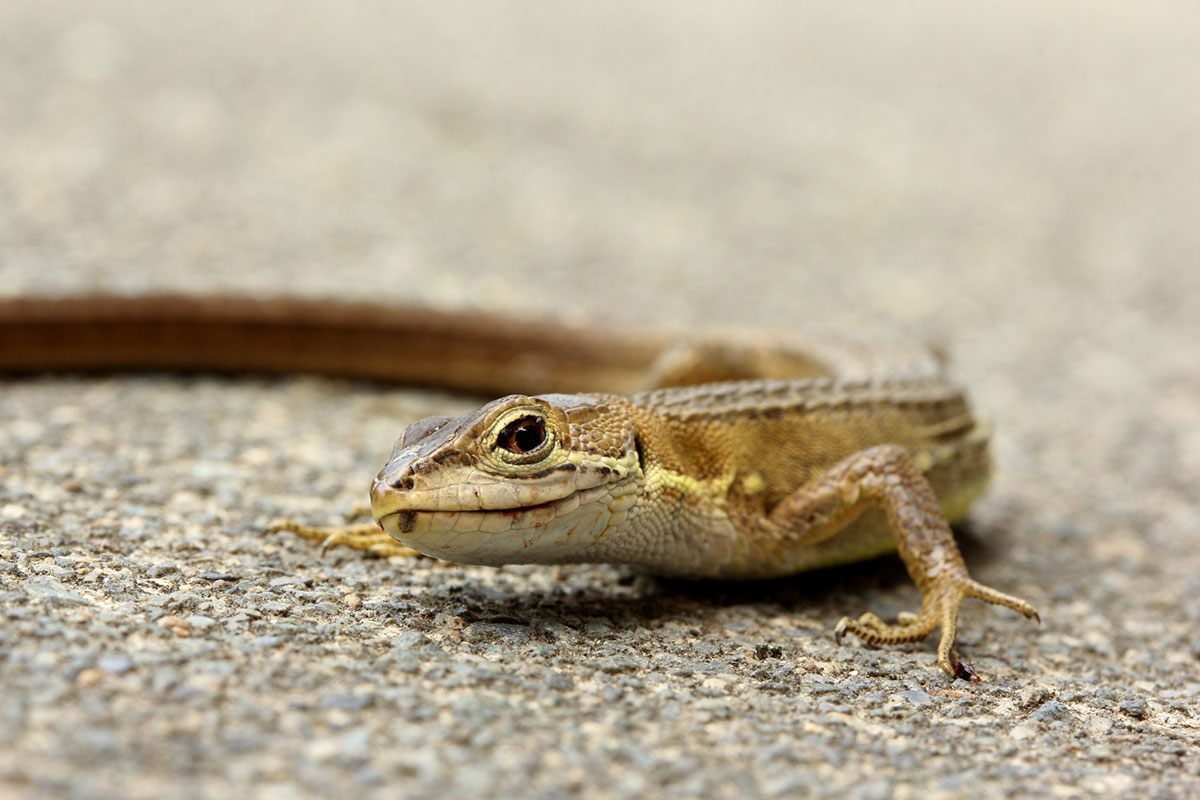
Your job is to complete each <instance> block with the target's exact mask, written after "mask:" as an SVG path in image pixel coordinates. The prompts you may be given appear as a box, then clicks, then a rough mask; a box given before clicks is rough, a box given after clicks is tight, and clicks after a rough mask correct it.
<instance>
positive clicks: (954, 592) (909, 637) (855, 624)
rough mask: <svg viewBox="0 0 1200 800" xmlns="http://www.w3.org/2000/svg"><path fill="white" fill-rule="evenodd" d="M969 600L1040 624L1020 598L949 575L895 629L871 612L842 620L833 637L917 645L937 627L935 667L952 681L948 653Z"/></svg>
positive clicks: (1033, 610)
mask: <svg viewBox="0 0 1200 800" xmlns="http://www.w3.org/2000/svg"><path fill="white" fill-rule="evenodd" d="M968 597H976V598H979V599H980V600H983V601H985V602H988V603H992V604H993V605H998V606H1006V607H1008V608H1011V609H1013V610H1014V611H1018V612H1020V613H1022V614H1024V615H1025V616H1026V617H1029V618H1030V619H1035V620H1038V621H1039V622H1040V621H1041V618H1040V617H1039V616H1038V613H1037V610H1036V609H1035V608H1034V607H1033V606H1031V605H1030V604H1029V603H1027V602H1025V601H1024V600H1022V599H1021V598H1019V597H1014V596H1013V595H1009V594H1004V593H1003V592H998V591H996V590H995V589H992V588H990V587H988V586H984V585H983V584H982V583H978V582H976V581H974V580H971V578H969V577H967V576H966V575H952V574H951V575H944V576H942V577H940V578H939V579H935V580H934V581H933V583H932V584H931V585H930V586H929V587H928V590H927V592H926V594H925V597H924V598H923V602H922V603H921V613H919V614H911V613H907V612H906V613H902V614H900V615H899V619H898V622H899V624H897V625H889V624H887V623H886V622H884V621H883V620H881V619H880V618H879V617H877V616H876V615H874V614H872V613H871V612H870V611H868V612H866V613H865V614H863V615H862V616H860V617H859V618H858V619H856V620H854V619H850V618H849V617H842V619H841V620H840V621H839V622H838V624H837V628H836V629H835V630H834V637H835V638H836V639H837V641H838V642H839V643H840V642H841V641H842V637H843V636H845V635H846V633H847V632H849V633H853V634H854V635H855V636H857V637H858V638H859V639H862V640H863V641H864V642H867V643H868V644H904V643H906V642H916V641H920V640H921V639H924V638H925V637H926V636H928V635H929V634H931V633H933V631H934V629H936V628H938V627H939V626H940V627H941V629H942V638H941V641H940V642H939V643H938V666H939V667H941V668H942V671H943V672H945V673H946V674H947V675H950V676H951V677H954V676H955V674H956V672H955V666H954V662H953V661H952V659H951V651H952V650H953V647H954V635H955V632H956V630H957V628H958V609H959V606H961V605H962V602H963V600H965V599H967V598H968Z"/></svg>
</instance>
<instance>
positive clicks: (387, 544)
mask: <svg viewBox="0 0 1200 800" xmlns="http://www.w3.org/2000/svg"><path fill="white" fill-rule="evenodd" d="M269 531H270V532H271V533H275V532H277V531H287V532H288V533H294V534H296V535H297V536H302V537H304V538H305V539H309V540H311V541H314V542H320V543H321V552H322V553H324V552H325V551H326V550H328V549H329V548H331V547H337V546H338V545H345V546H346V547H352V548H354V549H355V550H366V551H367V552H368V553H370V554H372V555H376V556H380V557H384V558H386V557H387V556H405V557H407V558H414V557H417V556H420V555H421V554H420V553H418V552H417V551H416V550H413V549H412V548H411V547H405V546H404V545H402V544H400V543H399V542H397V541H396V540H395V539H393V538H392V537H391V536H388V535H387V534H386V533H384V532H383V531H381V530H380V529H379V528H378V526H376V525H373V524H371V525H333V526H329V527H322V526H313V525H300V524H297V523H295V522H292V521H291V520H290V519H283V520H279V521H278V522H276V523H274V524H272V525H271V527H270V529H269Z"/></svg>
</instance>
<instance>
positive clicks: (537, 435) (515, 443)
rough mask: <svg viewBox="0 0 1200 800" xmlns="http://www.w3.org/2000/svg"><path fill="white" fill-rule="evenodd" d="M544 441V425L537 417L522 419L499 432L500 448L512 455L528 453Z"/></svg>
mask: <svg viewBox="0 0 1200 800" xmlns="http://www.w3.org/2000/svg"><path fill="white" fill-rule="evenodd" d="M545 441H546V424H545V423H544V422H542V421H541V420H540V419H538V418H537V417H522V418H521V419H519V420H517V421H516V422H513V423H510V424H509V425H506V426H505V427H504V430H502V431H500V442H499V444H500V446H501V447H503V448H504V449H505V450H508V451H510V452H513V453H528V452H530V451H532V450H536V449H538V448H539V447H541V446H542V443H543V442H545Z"/></svg>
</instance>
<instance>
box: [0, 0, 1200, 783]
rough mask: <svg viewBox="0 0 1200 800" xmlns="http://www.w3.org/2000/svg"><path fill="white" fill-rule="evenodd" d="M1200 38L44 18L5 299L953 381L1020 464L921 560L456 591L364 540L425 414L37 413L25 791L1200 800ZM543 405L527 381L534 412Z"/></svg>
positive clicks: (644, 6)
mask: <svg viewBox="0 0 1200 800" xmlns="http://www.w3.org/2000/svg"><path fill="white" fill-rule="evenodd" d="M1197 97H1200V15H1196V14H1195V13H1194V8H1192V7H1191V6H1190V4H1187V3H1168V2H1148V3H1139V4H1131V3H1119V2H1108V3H1105V2H1086V3H1085V2H1065V3H1035V2H1006V3H982V4H969V5H966V6H964V5H962V4H958V3H954V2H949V0H946V2H937V1H936V0H918V1H917V2H913V3H903V4H893V5H884V4H874V5H872V6H870V7H864V6H861V5H860V4H835V3H808V4H798V3H784V2H778V3H736V4H735V3H730V4H721V5H712V4H694V3H688V2H682V1H680V2H661V3H653V4H650V3H635V2H617V3H603V4H589V5H577V4H564V3H551V2H540V3H527V4H520V5H514V4H505V3H494V2H482V1H480V2H471V3H463V4H455V5H453V7H452V9H451V8H450V7H447V6H443V5H442V4H425V3H394V2H363V3H356V4H345V5H340V4H335V3H330V2H309V3H294V2H284V1H283V0H262V1H261V2H256V3H250V4H247V3H235V2H232V1H231V0H217V1H215V2H205V3H184V2H179V0H158V2H154V3H144V2H133V1H132V0H128V1H127V2H117V1H114V2H103V3H85V2H80V0H60V1H59V2H53V3H45V2H35V1H34V0H8V2H5V3H3V4H0V293H3V294H6V295H12V294H26V293H63V292H80V291H85V290H89V289H106V290H118V291H133V292H136V291H146V290H152V289H163V288H172V289H182V290H187V291H197V292H202V291H213V290H227V291H228V290H236V291H241V292H247V293H284V292H286V293H300V294H306V295H319V296H330V297H339V298H360V299H361V298H376V299H396V300H399V301H405V302H409V301H413V300H416V301H421V302H426V303H430V304H434V305H439V306H447V307H464V306H468V307H481V308H487V309H496V310H505V311H510V312H515V313H520V314H528V315H531V316H535V317H542V316H567V317H573V316H579V317H585V318H591V319H597V320H601V321H603V323H604V324H609V325H620V324H623V323H624V322H629V321H655V322H666V323H671V324H684V325H686V324H701V323H708V322H719V323H722V324H742V325H763V326H775V327H794V326H800V325H804V326H808V325H819V326H824V327H830V328H834V329H847V330H858V329H865V330H869V331H871V332H872V333H890V332H898V333H902V334H904V335H907V336H916V337H920V338H924V339H927V340H931V341H935V342H939V343H943V344H945V345H946V346H947V347H948V349H949V350H951V352H952V353H953V355H954V363H955V367H956V371H957V373H958V374H959V375H960V376H961V377H962V378H963V379H964V380H965V381H966V382H967V383H968V385H969V386H970V387H971V389H972V392H973V396H974V399H975V401H976V403H977V404H978V405H979V406H980V407H981V408H984V409H986V410H987V412H988V413H989V414H990V415H991V416H992V418H993V419H994V421H995V424H996V457H997V462H998V475H997V478H996V480H995V482H994V485H993V488H992V491H991V492H990V494H989V495H988V496H987V498H986V499H985V500H984V501H983V502H982V503H981V504H980V505H979V506H978V507H977V509H976V510H975V512H974V513H973V516H972V523H971V525H970V526H969V528H968V530H967V531H965V532H964V533H963V539H964V540H965V542H966V551H967V558H968V561H969V563H970V564H971V566H972V569H973V571H974V572H975V574H976V576H977V577H979V578H981V579H983V580H985V581H986V582H988V583H991V584H993V585H995V586H997V587H999V588H1002V589H1006V590H1009V591H1012V592H1016V593H1018V594H1021V595H1024V596H1026V597H1027V598H1029V599H1030V600H1031V601H1033V602H1034V603H1035V604H1036V605H1038V606H1039V608H1040V609H1041V610H1042V612H1043V623H1042V625H1041V626H1040V627H1038V626H1035V625H1033V624H1030V623H1028V622H1027V621H1025V620H1023V619H1020V618H1018V617H1017V616H1016V615H1014V614H1012V613H1010V612H1007V611H1004V610H1002V609H995V608H990V607H989V608H985V607H983V606H982V605H980V604H978V603H975V604H971V605H970V606H969V607H968V608H967V609H966V610H965V613H964V620H963V626H964V627H963V635H962V640H961V643H960V644H961V649H962V650H963V651H964V654H965V656H966V657H967V658H970V659H972V660H973V661H974V662H975V666H976V668H977V669H978V670H979V671H980V672H982V673H984V674H985V676H986V678H987V679H986V680H985V681H984V682H982V683H980V684H978V685H975V686H971V685H968V684H966V683H963V682H961V681H960V682H957V683H951V682H949V681H948V680H947V679H946V678H945V677H944V676H942V675H941V674H940V673H939V672H937V671H936V670H935V669H934V668H933V647H934V643H933V642H927V643H924V644H921V645H914V646H907V647H894V648H884V649H870V648H867V647H864V646H861V645H858V644H855V643H851V644H848V645H847V646H844V647H840V648H839V647H836V646H835V645H834V643H833V641H832V637H831V635H830V634H831V629H832V626H833V623H834V622H835V621H836V620H837V619H838V617H839V616H841V615H842V614H843V613H858V612H859V611H862V610H864V609H866V608H872V609H875V610H876V611H879V612H881V613H885V614H894V613H895V612H897V611H899V610H903V609H905V608H909V607H911V606H912V604H913V603H914V601H915V600H916V592H915V590H914V588H913V587H912V586H911V585H910V583H909V581H908V579H907V577H906V576H905V574H904V572H903V570H902V569H901V568H900V567H899V566H898V564H897V563H896V562H895V561H894V560H887V559H885V560H881V561H879V562H875V563H870V564H866V565H860V566H858V567H852V568H847V569H842V570H835V571H830V572H825V573H819V574H812V575H803V576H800V577H798V578H796V579H795V580H789V581H781V582H776V583H769V584H764V585H736V586H721V585H698V586H697V585H688V584H675V583H669V582H660V581H655V580H653V579H651V578H646V577H640V576H634V575H630V574H627V573H625V572H623V571H622V570H620V569H614V568H609V567H570V568H561V569H544V568H531V567H512V568H504V569H485V568H461V567H457V566H453V565H447V564H442V563H437V562H433V561H429V560H421V561H417V562H415V563H407V562H399V561H396V562H389V561H385V560H379V559H369V558H364V557H362V556H360V555H358V554H355V553H352V552H342V551H331V552H330V553H329V554H327V555H325V556H322V555H321V554H320V553H319V552H318V551H317V548H315V547H313V546H311V545H310V543H308V542H305V541H299V540H296V539H293V538H289V537H287V536H284V535H267V534H264V533H263V530H264V527H265V525H266V524H267V522H268V521H269V520H271V519H272V518H273V517H276V516H278V515H281V514H291V515H294V516H297V517H300V518H303V519H306V520H310V521H314V522H326V521H328V522H334V521H338V520H340V519H341V518H342V515H343V514H345V513H346V512H347V511H348V509H350V508H351V507H352V506H353V505H354V503H356V502H358V501H360V500H361V499H362V497H363V494H364V487H365V485H366V482H367V480H368V479H369V477H370V476H371V475H372V474H373V473H374V472H375V471H376V470H377V469H378V467H379V465H380V464H382V462H383V460H384V458H385V457H386V455H387V453H388V452H389V450H390V447H391V443H392V440H393V439H394V437H395V436H396V435H397V434H398V433H399V432H400V431H401V430H402V428H403V426H404V425H405V424H406V423H407V422H408V421H410V420H411V419H413V418H415V417H418V416H421V415H425V414H428V413H433V412H447V411H449V412H454V411H459V412H461V411H465V410H466V409H468V408H469V407H470V403H471V401H470V400H469V399H465V398H457V397H451V396H444V395H439V394H436V393H429V392H418V391H408V390H391V389H383V388H379V387H370V386H362V385H357V384H351V383H345V382H336V381H322V380H315V379H307V380H300V379H298V380H279V381H273V380H264V379H253V378H251V379H246V380H236V379H217V378H212V377H178V376H174V377H173V376H150V377H132V376H120V375H118V376H108V377H102V378H96V379H85V378H79V377H74V378H72V377H52V376H49V377H38V378H33V379H22V380H5V381H4V382H3V384H0V454H2V456H0V620H3V621H2V622H0V684H2V685H3V686H4V692H3V695H2V696H0V798H4V800H9V798H25V797H80V798H83V797H134V798H141V797H161V796H166V797H222V796H239V797H240V796H251V797H293V796H326V795H332V794H337V795H342V796H348V795H351V794H353V795H356V796H362V797H376V796H410V797H438V798H441V797H457V796H475V797H492V796H518V795H520V796H533V797H544V798H553V797H567V796H576V795H578V796H587V797H623V796H635V795H645V796H655V797H700V796H711V797H851V798H890V797H897V798H903V797H972V798H996V797H1009V796H1017V795H1043V796H1056V797H1073V796H1091V795H1103V796H1127V797H1134V796H1136V797H1186V796H1192V797H1195V796H1197V795H1200V710H1198V705H1200V699H1198V696H1200V544H1198V543H1200V369H1198V367H1197V365H1198V364H1200V265H1198V264H1197V254H1198V253H1200V216H1198V210H1200V103H1197V102H1196V98H1197ZM531 388H534V387H531Z"/></svg>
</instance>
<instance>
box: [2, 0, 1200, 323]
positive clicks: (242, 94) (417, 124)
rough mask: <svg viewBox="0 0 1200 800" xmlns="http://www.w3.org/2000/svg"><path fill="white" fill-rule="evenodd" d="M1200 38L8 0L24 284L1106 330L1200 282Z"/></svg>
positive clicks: (1143, 21) (1149, 21) (12, 154)
mask: <svg viewBox="0 0 1200 800" xmlns="http://www.w3.org/2000/svg"><path fill="white" fill-rule="evenodd" d="M1198 32H1200V18H1197V17H1196V15H1194V14H1193V13H1192V9H1190V8H1189V7H1188V5H1187V4H1184V3H1170V2H1150V3H1143V4H1138V5H1137V7H1136V8H1134V7H1133V6H1131V5H1129V4H1127V3H1119V2H1108V3H1106V2H1061V3H1039V2H1004V3H999V2H997V3H981V4H972V6H971V7H970V8H963V7H962V6H961V4H959V3H954V2H949V0H947V1H946V2H938V0H924V1H923V2H920V3H917V4H915V5H913V4H904V5H902V6H901V5H886V4H885V5H880V6H873V7H869V8H865V7H848V6H846V5H845V4H841V3H832V2H830V3H820V2H817V3H812V2H808V3H788V2H760V3H751V4H732V3H730V4H695V3H690V2H661V3H653V4H645V3H637V2H615V3H604V4H600V5H593V4H570V3H568V4H563V3H556V2H534V3H522V4H517V5H513V4H508V3H501V2H471V3H463V4H455V5H454V6H453V7H452V8H451V9H447V8H445V7H443V6H441V5H438V4H429V3H394V2H364V3H357V4H355V5H354V6H353V7H349V8H348V7H346V6H344V5H343V4H339V3H333V2H302V3H295V2H285V1H284V0H277V1H272V0H263V1H262V2H256V3H251V4H246V3H240V2H208V3H202V4H195V3H180V2H160V3H153V4H145V3H139V2H132V1H131V2H119V1H116V0H114V1H112V2H103V3H90V2H77V3H73V2H69V0H55V2H48V3H35V2H8V3H5V4H4V6H3V8H2V9H0V137H2V138H0V203H2V204H3V213H2V214H0V245H2V247H3V251H2V261H0V291H2V292H4V293H9V294H11V293H18V292H28V291H63V290H74V289H76V288H77V287H80V286H103V287H109V288H116V289H121V290H140V289H149V288H163V287H171V288H183V289H189V288H204V289H210V288H213V287H217V288H222V289H239V290H247V291H259V292H275V293H278V292H302V293H306V294H325V293H329V294H337V295H351V296H356V297H379V296H384V297H396V298H403V299H410V298H415V299H420V300H425V301H429V302H433V303H437V304H442V305H461V304H475V305H480V306H487V307H496V308H504V309H510V310H514V311H518V312H529V313H547V312H555V311H559V310H562V311H567V312H573V311H576V310H582V311H584V312H587V314H588V315H589V316H600V315H603V316H610V315H611V316H612V317H614V318H626V319H642V318H646V317H660V316H661V317H668V318H671V319H678V320H682V321H691V320H708V319H712V318H713V317H714V316H715V317H718V318H722V319H729V320H734V321H752V322H769V323H772V324H782V325H792V324H795V323H796V322H797V321H808V320H812V319H816V320H819V321H823V322H833V323H836V324H839V325H841V324H845V325H860V324H865V325H876V324H882V325H883V326H884V327H886V328H891V327H894V326H895V325H896V324H897V322H899V323H900V324H911V325H915V326H917V327H919V328H921V329H924V330H928V329H930V328H932V329H933V330H935V331H953V334H954V336H955V337H956V338H957V337H959V336H961V335H963V334H964V333H965V334H967V335H970V334H971V329H972V328H973V327H974V326H975V325H978V324H979V323H980V322H981V319H980V318H981V316H983V317H984V318H990V317H1003V318H1005V319H1009V320H1023V319H1025V318H1028V317H1029V316H1031V315H1034V314H1046V313H1049V314H1052V315H1054V316H1056V317H1058V318H1059V322H1060V324H1064V325H1070V326H1072V327H1073V328H1075V329H1076V330H1078V331H1080V332H1081V333H1082V332H1083V330H1084V329H1085V328H1087V329H1090V330H1091V331H1095V329H1096V325H1095V323H1096V322H1097V321H1099V319H1109V315H1108V313H1107V312H1108V311H1111V310H1113V309H1117V308H1120V309H1130V308H1133V309H1137V310H1142V311H1145V310H1148V309H1156V310H1163V309H1160V308H1158V306H1159V305H1160V304H1163V303H1165V304H1168V305H1170V304H1172V303H1177V302H1181V301H1182V300H1183V299H1184V297H1185V295H1187V294H1188V293H1190V294H1191V295H1193V296H1194V295H1195V291H1196V289H1197V281H1198V280H1200V278H1198V272H1200V270H1197V269H1196V265H1195V263H1194V254H1195V253H1196V252H1197V245H1198V244H1200V230H1198V228H1200V226H1197V225H1196V224H1195V223H1196V212H1197V208H1198V207H1200V204H1198V194H1200V180H1198V179H1200V103H1197V102H1196V97H1197V96H1200V85H1198V84H1200V70H1198V69H1197V55H1196V52H1197V43H1198V42H1200V38H1198ZM1167 276H1170V278H1169V279H1170V281H1171V283H1173V284H1174V285H1175V290H1174V291H1171V292H1169V293H1165V294H1158V295H1156V294H1155V293H1154V289H1155V287H1156V286H1159V285H1160V282H1162V281H1165V280H1167ZM1034 286H1036V288H1037V291H1031V290H1030V289H1031V288H1032V287H1034ZM1185 290H1186V291H1185ZM1084 294H1087V295H1088V296H1090V297H1092V298H1093V300H1092V303H1091V304H1093V305H1094V304H1095V303H1101V304H1104V305H1105V306H1106V308H1105V314H1104V316H1102V317H1100V318H1099V319H1097V318H1096V317H1093V316H1091V313H1092V312H1093V309H1089V308H1084V307H1080V306H1082V305H1085V304H1082V303H1080V302H1079V301H1080V298H1081V297H1082V296H1083V295H1084ZM1017 296H1020V297H1022V298H1023V302H1022V303H1021V304H1020V305H1019V306H1015V307H1014V305H1013V299H1014V298H1015V297H1017ZM997 308H1000V309H1003V313H998V312H997ZM990 332H991V333H1004V332H1005V331H1003V330H992V331H990Z"/></svg>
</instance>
